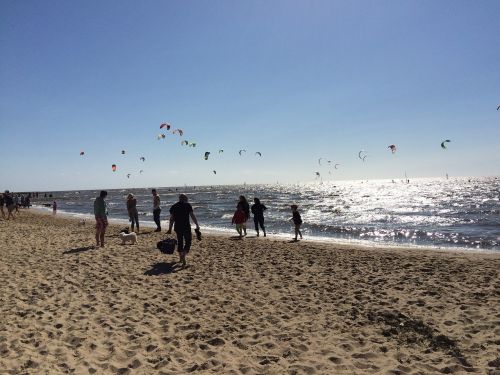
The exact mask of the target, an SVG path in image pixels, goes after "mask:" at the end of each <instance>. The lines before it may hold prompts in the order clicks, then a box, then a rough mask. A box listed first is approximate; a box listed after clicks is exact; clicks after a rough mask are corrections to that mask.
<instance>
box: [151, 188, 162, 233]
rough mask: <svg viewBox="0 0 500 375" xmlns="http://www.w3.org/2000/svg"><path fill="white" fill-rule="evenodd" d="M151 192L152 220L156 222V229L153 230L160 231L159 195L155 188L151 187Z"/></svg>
mask: <svg viewBox="0 0 500 375" xmlns="http://www.w3.org/2000/svg"><path fill="white" fill-rule="evenodd" d="M151 193H152V194H153V220H154V221H155V223H156V229H155V232H160V231H161V221H160V213H161V207H160V196H159V195H158V193H157V192H156V189H152V190H151Z"/></svg>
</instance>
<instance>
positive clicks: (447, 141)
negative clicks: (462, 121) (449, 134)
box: [441, 139, 451, 149]
mask: <svg viewBox="0 0 500 375" xmlns="http://www.w3.org/2000/svg"><path fill="white" fill-rule="evenodd" d="M449 142H451V140H449V139H445V140H444V141H443V142H441V148H443V149H445V148H447V147H446V145H445V143H449Z"/></svg>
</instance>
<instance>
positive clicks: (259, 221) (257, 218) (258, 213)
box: [251, 198, 267, 237]
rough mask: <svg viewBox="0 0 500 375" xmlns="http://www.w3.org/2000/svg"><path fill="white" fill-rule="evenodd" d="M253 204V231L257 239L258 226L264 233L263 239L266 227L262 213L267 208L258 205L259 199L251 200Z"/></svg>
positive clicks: (260, 204)
mask: <svg viewBox="0 0 500 375" xmlns="http://www.w3.org/2000/svg"><path fill="white" fill-rule="evenodd" d="M253 201H254V204H252V208H251V210H252V214H253V223H254V224H255V231H256V232H257V237H259V225H260V228H261V229H262V232H264V237H265V236H266V227H264V211H265V210H267V207H266V206H264V205H263V204H262V203H260V200H259V198H254V199H253Z"/></svg>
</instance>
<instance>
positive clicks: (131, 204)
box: [127, 194, 139, 233]
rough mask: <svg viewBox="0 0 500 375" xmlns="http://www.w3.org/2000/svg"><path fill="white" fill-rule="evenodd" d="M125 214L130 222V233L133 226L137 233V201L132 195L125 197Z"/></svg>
mask: <svg viewBox="0 0 500 375" xmlns="http://www.w3.org/2000/svg"><path fill="white" fill-rule="evenodd" d="M127 212H128V217H129V219H130V222H131V225H130V226H131V227H132V230H131V231H132V232H133V231H134V224H135V226H136V227H137V233H139V212H138V211H137V199H135V197H134V194H129V195H127Z"/></svg>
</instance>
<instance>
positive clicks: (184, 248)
mask: <svg viewBox="0 0 500 375" xmlns="http://www.w3.org/2000/svg"><path fill="white" fill-rule="evenodd" d="M190 217H191V220H193V223H195V225H196V230H199V229H200V226H199V225H198V220H197V219H196V216H195V215H194V212H193V207H192V206H191V205H190V204H189V203H188V197H187V196H186V194H181V195H179V201H178V202H177V203H175V204H174V205H173V206H172V207H170V221H169V225H168V231H167V234H170V233H172V227H174V231H175V233H176V234H177V251H178V252H179V262H180V263H182V266H183V267H184V266H185V265H186V255H187V254H188V253H189V249H190V248H191V241H192V237H193V235H192V233H191V224H190V222H189V218H190ZM174 224H175V226H174Z"/></svg>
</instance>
